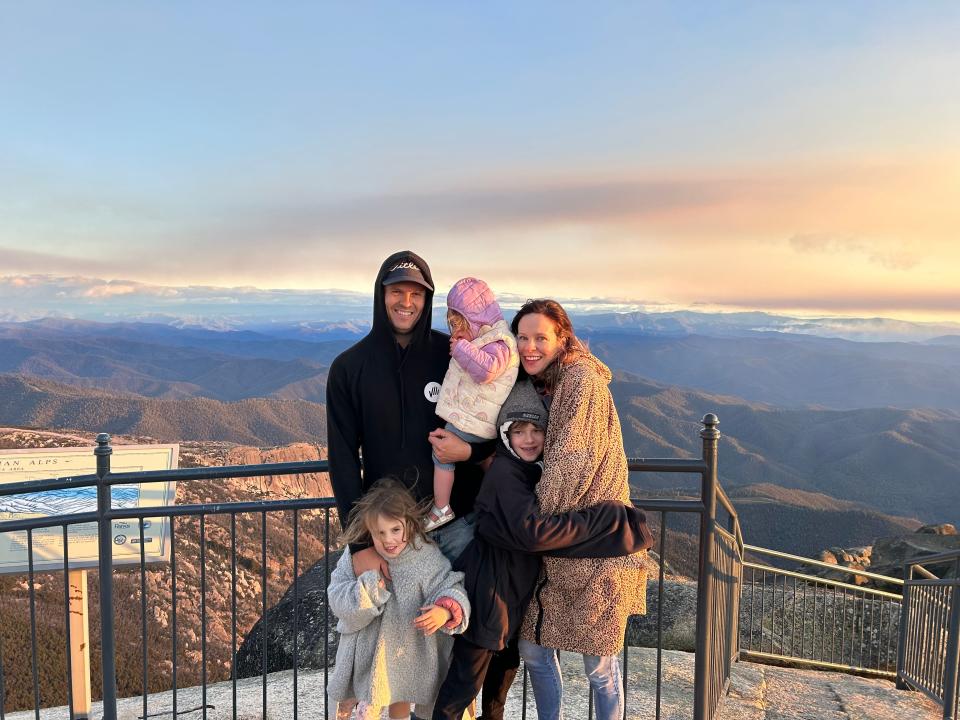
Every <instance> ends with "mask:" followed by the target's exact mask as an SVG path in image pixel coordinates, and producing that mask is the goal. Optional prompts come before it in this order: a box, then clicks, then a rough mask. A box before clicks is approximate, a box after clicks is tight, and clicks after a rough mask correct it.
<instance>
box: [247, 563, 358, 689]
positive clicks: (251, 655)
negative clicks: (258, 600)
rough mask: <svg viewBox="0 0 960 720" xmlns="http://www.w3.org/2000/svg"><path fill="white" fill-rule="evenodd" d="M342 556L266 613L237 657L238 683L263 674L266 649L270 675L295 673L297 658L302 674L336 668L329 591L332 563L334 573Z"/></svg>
mask: <svg viewBox="0 0 960 720" xmlns="http://www.w3.org/2000/svg"><path fill="white" fill-rule="evenodd" d="M342 554H343V551H342V550H338V551H337V552H335V553H331V554H330V556H329V557H328V558H324V559H322V560H319V561H317V562H316V563H314V564H313V565H312V566H311V567H310V569H309V570H307V571H306V572H305V573H303V575H301V576H300V578H299V579H298V581H297V587H296V589H294V586H293V585H291V586H290V587H289V588H287V591H286V592H285V593H284V594H283V597H282V598H280V602H278V603H277V604H276V605H274V606H273V607H272V608H270V609H269V610H268V611H267V614H266V619H265V620H264V618H260V620H258V621H257V622H256V624H255V625H254V626H253V627H252V628H251V629H250V632H249V633H248V634H247V636H246V637H245V638H244V639H243V643H242V644H241V645H240V649H239V650H238V651H237V666H236V674H237V677H238V678H245V677H251V676H253V675H260V674H262V673H263V667H264V649H266V667H267V672H277V671H278V670H289V669H291V668H293V666H294V657H296V659H297V667H300V668H322V667H324V666H325V665H327V664H328V663H327V659H329V664H331V665H332V664H333V661H334V658H336V656H337V644H338V641H339V639H340V636H339V635H338V634H337V632H336V626H337V619H336V618H335V617H334V616H333V613H330V614H329V615H328V614H327V605H326V595H325V590H326V587H327V567H328V563H329V568H330V572H333V569H334V568H335V567H336V566H337V561H338V560H339V559H340V556H341V555H342ZM295 628H296V633H295V632H294V629H295ZM324 629H326V635H325V634H324ZM264 634H266V645H264ZM324 637H326V638H327V644H326V646H325V645H324ZM294 638H296V649H295V648H294ZM295 650H296V652H295Z"/></svg>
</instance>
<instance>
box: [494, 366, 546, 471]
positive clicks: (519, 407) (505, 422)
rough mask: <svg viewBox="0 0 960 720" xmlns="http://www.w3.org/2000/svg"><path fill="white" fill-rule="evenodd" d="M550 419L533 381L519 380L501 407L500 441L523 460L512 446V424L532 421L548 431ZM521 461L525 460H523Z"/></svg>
mask: <svg viewBox="0 0 960 720" xmlns="http://www.w3.org/2000/svg"><path fill="white" fill-rule="evenodd" d="M548 420H549V413H548V411H547V406H546V405H545V404H544V402H543V398H541V397H540V395H539V394H538V393H537V391H536V389H535V388H534V387H533V383H532V382H530V381H529V380H518V381H517V382H516V383H515V384H514V386H513V389H512V390H511V391H510V394H509V395H508V396H507V399H506V400H505V401H504V403H503V407H502V408H500V415H499V416H498V417H497V428H498V430H499V431H500V442H501V443H502V444H503V446H504V447H505V448H506V451H507V452H508V453H510V454H511V455H512V456H513V457H515V458H517V460H521V458H520V456H519V455H517V454H516V453H515V452H514V451H513V448H512V447H510V439H509V437H508V433H509V431H510V426H511V425H513V424H514V423H515V422H531V423H533V424H534V425H538V426H539V427H542V428H543V429H544V431H546V429H547V421H548ZM521 462H525V461H523V460H521Z"/></svg>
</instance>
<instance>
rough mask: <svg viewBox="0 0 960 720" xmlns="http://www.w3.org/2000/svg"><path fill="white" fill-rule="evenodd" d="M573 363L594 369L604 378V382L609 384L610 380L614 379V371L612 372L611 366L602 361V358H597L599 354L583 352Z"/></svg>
mask: <svg viewBox="0 0 960 720" xmlns="http://www.w3.org/2000/svg"><path fill="white" fill-rule="evenodd" d="M573 364H574V365H581V366H586V367H588V368H590V369H592V370H593V371H594V372H595V373H597V375H599V376H600V377H601V378H603V382H604V383H605V384H607V385H609V384H610V381H611V380H613V373H612V372H610V368H608V367H607V366H606V365H604V364H603V363H602V362H600V360H598V359H597V356H596V355H594V354H593V353H591V352H586V353H583V354H581V355H580V356H579V357H578V358H577V359H576V360H575V361H574V363H573Z"/></svg>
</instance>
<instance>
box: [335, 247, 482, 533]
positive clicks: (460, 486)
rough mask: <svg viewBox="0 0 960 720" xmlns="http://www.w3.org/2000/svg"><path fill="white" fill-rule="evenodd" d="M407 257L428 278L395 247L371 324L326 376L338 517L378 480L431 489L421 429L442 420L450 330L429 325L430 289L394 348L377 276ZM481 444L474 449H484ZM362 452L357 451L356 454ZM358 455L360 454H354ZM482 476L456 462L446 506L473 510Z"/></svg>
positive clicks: (414, 258)
mask: <svg viewBox="0 0 960 720" xmlns="http://www.w3.org/2000/svg"><path fill="white" fill-rule="evenodd" d="M405 262H413V263H415V264H416V265H417V267H418V268H419V269H420V271H421V272H422V273H423V277H424V278H425V279H426V281H427V282H428V283H430V284H431V285H433V278H432V276H431V274H430V268H429V267H428V266H427V263H426V262H424V261H423V259H422V258H421V257H419V256H418V255H416V254H414V253H412V252H410V251H403V252H398V253H394V254H393V255H391V256H390V257H388V258H387V259H386V260H385V261H384V263H383V265H382V266H381V267H380V272H378V273H377V279H376V280H375V281H374V285H373V326H372V327H371V329H370V332H369V333H368V334H367V335H366V337H364V338H363V339H362V340H360V341H359V342H358V343H356V344H355V345H353V346H352V347H350V348H348V349H347V350H345V351H344V352H342V353H341V354H340V355H339V356H338V357H337V358H336V360H334V361H333V364H332V365H331V366H330V373H329V375H328V377H327V445H328V447H329V461H330V482H331V484H332V485H333V492H334V495H335V496H336V500H337V508H338V509H339V511H340V518H341V522H346V518H347V514H348V513H349V512H350V508H352V507H353V504H354V502H356V500H357V499H358V498H360V496H361V495H363V494H364V493H365V492H366V491H367V489H368V488H369V487H370V486H371V485H372V484H373V483H374V482H376V481H377V480H378V479H380V478H382V477H385V476H387V475H393V476H395V477H398V478H399V479H401V480H402V481H403V482H404V483H405V484H406V485H407V486H408V487H410V489H411V490H412V491H413V494H414V496H415V497H416V498H417V499H418V500H419V499H421V498H424V497H427V496H429V495H430V494H431V493H432V492H433V462H432V460H431V446H430V443H429V442H428V441H427V435H428V434H429V433H430V431H432V430H435V429H436V428H438V427H441V426H442V425H443V420H442V419H441V418H440V417H439V416H438V415H437V414H436V408H437V404H436V400H437V398H438V396H439V391H440V384H441V383H442V382H443V376H444V373H446V371H447V366H448V365H449V363H450V344H449V337H448V336H447V335H446V334H445V333H441V332H437V331H436V330H432V329H431V328H430V323H431V317H432V315H433V291H431V290H427V289H426V288H424V290H425V292H426V298H425V302H424V306H423V312H422V313H421V314H420V318H419V319H418V320H417V323H416V325H415V326H414V328H413V332H412V333H411V335H410V341H409V343H408V344H407V346H406V347H405V348H401V347H400V345H399V343H397V340H396V336H395V335H394V331H393V326H392V325H391V324H390V320H389V317H388V315H387V310H386V307H385V305H384V288H383V279H384V277H385V276H386V275H387V273H389V272H390V270H391V269H392V268H394V267H395V266H396V265H397V264H399V263H405ZM492 449H493V444H492V443H488V444H486V446H485V447H481V448H480V449H479V450H477V451H476V453H475V454H477V455H478V456H480V457H481V459H482V457H483V456H484V455H483V453H484V450H485V451H486V454H489V453H490V452H491V451H492ZM361 451H362V455H361ZM361 457H362V461H361ZM481 479H482V471H481V470H480V468H479V467H478V466H475V465H472V464H467V463H461V464H459V465H458V466H457V472H456V482H455V483H454V487H453V497H452V498H451V503H450V504H451V505H452V507H453V511H454V512H455V513H456V514H457V515H458V516H461V515H465V514H466V513H468V512H470V511H471V510H472V509H473V502H474V499H475V498H476V495H477V490H478V489H479V486H480V480H481Z"/></svg>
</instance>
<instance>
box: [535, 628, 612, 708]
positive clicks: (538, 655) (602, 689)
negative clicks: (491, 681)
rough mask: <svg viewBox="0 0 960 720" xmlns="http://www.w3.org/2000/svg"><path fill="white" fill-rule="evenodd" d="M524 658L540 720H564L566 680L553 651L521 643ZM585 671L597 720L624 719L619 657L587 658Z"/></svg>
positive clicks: (593, 656) (584, 662)
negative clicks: (591, 691)
mask: <svg viewBox="0 0 960 720" xmlns="http://www.w3.org/2000/svg"><path fill="white" fill-rule="evenodd" d="M520 655H521V656H522V657H523V661H524V663H526V666H527V672H528V673H529V674H530V683H531V684H532V685H533V696H534V698H536V701H537V717H538V718H540V720H563V678H562V677H561V676H560V662H559V661H558V660H557V651H556V650H554V649H553V648H547V647H543V646H542V645H536V644H534V643H532V642H529V641H527V640H523V639H521V640H520ZM583 669H584V670H585V671H586V673H587V680H589V681H590V686H591V687H592V688H593V699H594V703H595V708H596V718H597V720H620V718H622V717H623V680H622V679H621V675H620V662H619V660H618V658H617V656H616V655H607V656H598V655H584V656H583Z"/></svg>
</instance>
